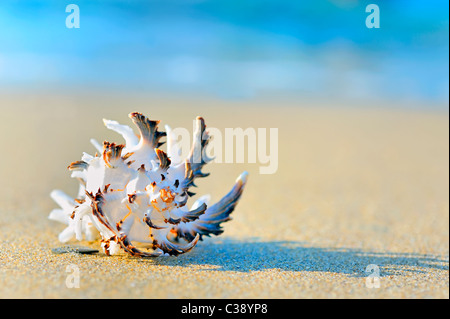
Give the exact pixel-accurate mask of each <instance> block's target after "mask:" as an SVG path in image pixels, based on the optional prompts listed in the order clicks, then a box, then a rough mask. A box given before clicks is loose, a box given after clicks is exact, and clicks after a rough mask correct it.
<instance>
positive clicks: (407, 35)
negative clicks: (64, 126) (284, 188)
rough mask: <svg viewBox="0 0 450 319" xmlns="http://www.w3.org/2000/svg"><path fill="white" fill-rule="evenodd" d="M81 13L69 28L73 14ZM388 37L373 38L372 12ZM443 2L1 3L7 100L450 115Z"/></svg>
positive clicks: (1, 77)
mask: <svg viewBox="0 0 450 319" xmlns="http://www.w3.org/2000/svg"><path fill="white" fill-rule="evenodd" d="M72 3H73V4H76V5H77V6H78V7H79V10H80V28H67V27H66V18H67V16H68V15H69V14H70V13H67V12H66V6H67V5H69V4H72ZM372 3H373V4H377V5H378V7H379V10H380V28H371V29H369V28H367V26H366V18H367V16H368V15H369V14H370V13H367V12H366V6H367V5H368V4H372ZM448 9H449V8H448V2H445V1H437V0H433V1H403V0H395V1H392V0H391V1H383V0H379V1H375V0H371V1H358V0H333V1H324V0H316V1H300V0H277V1H275V0H270V1H268V0H266V1H264V0H240V1H238V0H214V1H213V0H158V1H156V0H142V1H141V0H139V1H138V0H135V1H132V0H129V1H119V0H111V1H105V0H103V1H100V0H89V1H88V0H69V1H61V0H40V1H37V0H36V1H33V0H28V1H27V0H2V1H1V2H0V90H1V89H4V90H8V89H11V88H14V89H19V90H30V89H41V88H53V89H58V88H61V89H68V88H69V89H70V88H77V89H79V88H89V89H92V88H94V89H95V88H98V89H102V90H111V91H117V90H123V91H127V90H131V91H142V92H163V93H167V94H194V95H205V94H206V95H211V96H216V97H219V98H225V99H248V98H254V97H260V96H268V95H274V96H288V97H299V96H301V97H308V98H309V97H312V98H314V97H320V98H331V99H342V100H357V101H361V100H363V101H364V100H372V99H381V100H383V99H388V100H394V101H403V102H405V101H406V102H408V101H420V102H430V105H431V104H436V103H438V104H444V105H448V95H449V91H448V85H449V81H448V79H449V74H448V68H449V65H448V61H449V59H448V56H449V50H448V49H449V42H448V38H449V34H448V33H449V19H448Z"/></svg>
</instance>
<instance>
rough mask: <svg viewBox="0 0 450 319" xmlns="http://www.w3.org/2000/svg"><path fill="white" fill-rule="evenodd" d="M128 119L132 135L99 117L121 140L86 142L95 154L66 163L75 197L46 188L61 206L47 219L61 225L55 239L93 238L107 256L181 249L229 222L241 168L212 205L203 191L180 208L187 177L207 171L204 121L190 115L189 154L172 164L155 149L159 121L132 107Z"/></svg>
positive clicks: (126, 128) (159, 134)
mask: <svg viewBox="0 0 450 319" xmlns="http://www.w3.org/2000/svg"><path fill="white" fill-rule="evenodd" d="M129 117H130V118H131V120H132V122H133V123H134V124H135V125H136V127H137V129H138V131H139V134H138V135H135V134H134V132H133V129H132V128H130V127H129V126H127V125H122V124H119V123H118V122H116V121H111V120H106V119H105V120H103V122H104V124H105V126H106V127H107V128H108V129H111V130H113V131H115V132H117V133H119V134H120V135H122V137H123V138H124V140H125V144H116V143H110V142H107V141H105V142H104V143H103V145H100V143H98V142H97V141H96V140H93V139H92V140H91V143H92V144H93V145H94V146H95V147H96V149H97V151H98V152H100V156H98V155H95V156H91V155H89V154H87V153H84V154H83V156H82V158H81V160H80V161H75V162H72V163H71V164H70V165H69V166H68V169H69V170H70V171H71V177H73V178H76V179H77V180H78V181H79V183H80V185H79V192H78V197H77V198H74V199H72V198H71V197H70V196H68V195H66V194H65V193H63V192H61V191H58V190H55V191H53V192H52V193H51V197H52V198H53V199H54V200H55V202H56V203H57V204H59V205H60V206H61V209H54V210H53V211H52V212H51V213H50V215H49V218H50V219H52V220H56V221H59V222H63V223H65V224H67V228H66V229H64V230H63V232H62V233H61V234H60V236H59V240H60V241H62V242H67V241H69V240H71V239H72V238H74V237H75V238H76V239H78V240H81V239H83V238H86V239H88V240H93V239H94V238H96V237H98V236H100V237H101V247H102V248H103V250H104V252H105V253H106V254H107V255H113V254H116V253H118V252H119V251H120V250H122V251H124V252H126V253H128V254H130V255H132V256H138V257H157V256H161V255H163V254H167V255H174V256H177V255H179V254H183V253H186V252H188V251H190V250H191V249H192V248H194V247H195V245H196V244H197V243H198V241H199V240H202V238H203V236H211V235H219V234H221V233H222V232H223V229H222V223H224V222H226V221H228V220H230V219H231V217H230V214H231V213H232V212H233V210H234V209H235V207H236V204H237V202H238V201H239V199H240V198H241V195H242V192H243V189H244V187H245V184H246V181H247V175H248V174H247V173H246V172H244V173H242V174H241V175H240V176H239V178H238V179H237V180H236V183H235V185H234V186H233V187H232V189H231V190H230V192H229V193H228V194H226V195H225V196H224V197H223V198H222V199H221V200H220V201H219V202H217V203H215V204H213V205H211V206H208V201H209V196H203V197H201V198H200V199H199V200H197V201H196V202H195V203H194V204H193V205H192V206H191V208H190V209H188V208H187V202H188V200H189V197H190V196H192V195H193V194H194V193H193V192H191V191H190V188H191V187H193V186H196V185H195V183H194V181H195V179H196V178H199V177H206V176H208V175H209V173H204V172H202V168H203V167H204V165H205V164H207V163H208V162H209V161H211V159H210V158H208V157H207V156H206V152H205V151H206V147H207V145H208V142H209V139H210V136H209V134H208V132H207V131H206V125H205V121H204V119H203V118H202V117H197V119H196V129H195V132H194V143H193V145H192V148H191V150H190V153H189V155H188V156H187V158H186V159H185V161H184V162H182V163H179V164H174V163H172V160H171V159H170V157H169V156H168V154H167V153H166V152H164V151H163V150H162V149H161V148H160V147H161V146H162V145H163V144H164V142H163V141H161V139H162V138H163V137H165V136H166V133H165V132H162V131H159V130H158V125H159V123H160V122H159V121H153V120H150V119H148V118H147V117H146V116H144V115H143V114H141V113H138V112H133V113H130V114H129ZM177 147H179V145H178V144H173V143H172V141H171V143H170V148H172V149H171V150H169V152H171V154H173V152H178V151H179V150H178V149H177ZM183 241H185V242H184V243H183ZM133 243H136V244H133ZM139 245H144V246H145V247H146V250H143V249H142V248H139Z"/></svg>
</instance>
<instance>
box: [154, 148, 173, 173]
mask: <svg viewBox="0 0 450 319" xmlns="http://www.w3.org/2000/svg"><path fill="white" fill-rule="evenodd" d="M155 152H156V156H158V159H159V167H160V168H161V169H162V170H167V169H168V168H169V166H170V163H171V162H172V161H171V160H170V159H169V157H168V156H167V154H166V153H165V152H164V151H163V150H160V149H159V148H156V149H155Z"/></svg>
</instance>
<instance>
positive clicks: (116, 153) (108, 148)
mask: <svg viewBox="0 0 450 319" xmlns="http://www.w3.org/2000/svg"><path fill="white" fill-rule="evenodd" d="M124 147H125V145H123V144H116V143H109V142H108V141H104V142H103V160H104V161H105V164H106V165H107V166H108V167H109V168H112V166H111V161H114V160H117V159H119V158H121V157H120V156H121V154H122V149H123V148H124Z"/></svg>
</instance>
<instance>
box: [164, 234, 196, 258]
mask: <svg viewBox="0 0 450 319" xmlns="http://www.w3.org/2000/svg"><path fill="white" fill-rule="evenodd" d="M199 238H200V236H199V235H198V234H197V236H196V237H195V238H194V240H192V241H191V242H190V243H188V244H187V245H184V246H182V245H177V244H175V243H173V242H171V241H170V240H169V239H167V238H166V240H164V241H161V242H157V243H156V247H158V248H159V249H161V250H162V251H163V252H165V253H166V254H169V255H171V256H178V255H180V254H184V253H186V252H188V251H190V250H191V249H192V248H194V246H195V245H196V244H197V242H198V240H199Z"/></svg>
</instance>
